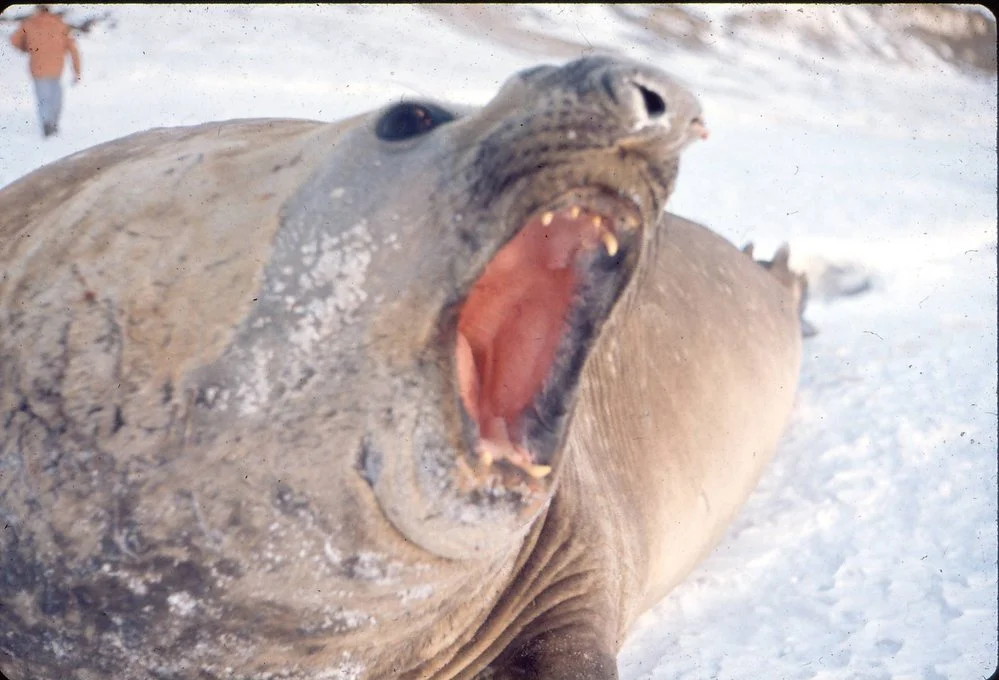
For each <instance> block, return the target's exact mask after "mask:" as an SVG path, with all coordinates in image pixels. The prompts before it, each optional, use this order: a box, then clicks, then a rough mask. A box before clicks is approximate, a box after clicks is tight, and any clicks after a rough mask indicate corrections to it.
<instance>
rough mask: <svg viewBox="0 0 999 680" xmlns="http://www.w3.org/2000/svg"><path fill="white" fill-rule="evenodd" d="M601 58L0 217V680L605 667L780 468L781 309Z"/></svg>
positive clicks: (671, 117) (672, 134)
mask: <svg viewBox="0 0 999 680" xmlns="http://www.w3.org/2000/svg"><path fill="white" fill-rule="evenodd" d="M705 134H706V133H705V130H704V127H703V123H702V122H701V120H700V113H699V108H698V106H697V103H696V101H695V100H694V99H693V97H692V96H691V95H690V94H689V93H688V92H687V91H686V90H685V89H684V88H683V87H682V86H679V85H677V84H676V83H674V82H673V81H672V80H670V79H669V77H668V76H665V75H664V74H662V73H660V72H658V71H655V70H652V69H648V68H645V67H641V66H638V65H635V64H631V63H628V62H621V61H618V60H611V59H603V58H590V59H584V60H581V61H578V62H573V63H572V64H569V65H567V66H565V67H562V68H552V67H540V68H537V69H533V70H531V71H528V72H525V73H522V74H520V75H518V76H515V77H514V78H512V79H511V81H510V82H508V83H507V84H506V85H505V86H504V88H503V89H502V90H501V92H500V93H499V94H498V95H497V97H496V98H495V99H494V100H493V101H492V102H491V103H490V104H489V105H488V106H486V107H485V108H483V109H481V110H478V111H460V110H457V109H455V108H452V107H447V106H443V105H437V104H431V103H426V102H422V103H421V102H404V103H401V104H397V105H395V106H392V107H389V108H387V109H385V110H382V111H379V112H376V113H373V114H370V115H368V116H361V117H358V118H355V119H351V120H348V121H345V122H342V123H338V124H323V123H314V122H305V121H231V122H226V123H216V124H210V125H205V126H199V127H196V128H184V129H171V130H154V131H151V132H148V133H142V134H139V135H134V136H132V137H128V138H125V139H123V140H119V141H117V142H111V143H109V144H106V145H103V146H100V147H96V148H94V149H91V150H88V151H85V152H81V153H79V154H76V155H74V156H72V157H70V158H68V159H66V160H64V161H61V162H59V163H56V164H53V165H51V166H48V167H46V168H43V169H41V170H39V171H37V172H35V173H33V174H31V175H29V176H28V177H26V178H24V179H23V180H21V181H19V182H17V183H15V184H13V185H11V186H10V187H7V188H6V189H4V190H3V192H0V216H2V217H0V220H2V221H0V263H2V269H3V272H4V275H3V277H2V278H0V413H2V416H3V421H2V423H3V424H2V430H0V516H2V517H3V520H4V524H5V528H4V530H3V532H2V533H0V568H2V573H3V578H2V579H0V670H2V671H3V672H4V673H5V674H7V676H8V677H10V678H12V680H21V679H22V678H31V679H32V680H35V679H47V678H80V679H89V678H97V677H114V678H122V679H125V678H147V677H162V678H175V677H176V678H192V677H198V678H222V677H237V678H265V677H273V678H279V677H287V678H303V679H306V678H308V679H318V678H340V677H344V678H386V677H399V678H430V677H433V678H475V677H481V678H507V677H509V678H614V677H616V670H615V662H614V655H615V654H616V652H617V649H618V648H619V647H620V644H621V641H622V639H623V637H624V634H625V631H626V630H627V628H628V627H629V626H630V625H631V623H632V622H633V621H634V619H635V617H636V616H637V615H638V614H639V613H641V611H643V610H644V609H646V608H647V607H648V606H650V605H651V604H653V603H654V602H655V601H656V600H657V599H658V598H660V597H661V596H662V595H663V594H664V593H666V592H667V591H668V590H669V588H670V587H672V586H673V585H674V584H675V583H676V582H677V581H678V580H679V579H680V578H682V577H683V575H684V574H685V573H687V572H688V571H689V569H690V568H691V567H692V566H693V565H694V564H695V563H696V562H697V560H698V559H699V558H700V557H701V556H703V555H704V554H705V552H706V551H707V550H709V549H710V547H711V545H713V544H714V542H715V541H716V540H717V539H718V537H719V535H720V533H721V532H722V531H723V529H724V528H725V526H726V525H727V523H728V521H729V520H730V519H731V517H732V515H733V513H734V512H735V511H736V510H737V508H738V507H739V506H740V505H741V503H742V502H743V501H744V500H745V497H746V496H747V495H748V493H749V491H750V490H751V488H752V486H753V484H754V483H755V481H756V479H757V478H758V476H759V474H760V471H761V470H762V468H763V466H764V465H765V463H766V461H767V460H768V459H769V457H770V456H771V454H772V453H773V450H774V447H775V444H776V441H777V439H778V437H779V434H780V431H781V429H782V427H783V424H784V422H785V421H786V418H787V415H788V413H789V410H790V406H791V402H792V399H793V394H794V388H795V383H796V379H797V371H798V366H799V362H800V329H799V326H798V319H797V316H798V315H797V311H798V297H797V296H798V295H799V291H798V290H797V289H795V288H794V287H790V286H788V285H785V284H784V283H781V281H779V280H778V278H777V277H775V276H773V275H772V274H771V273H770V272H767V271H766V270H764V269H763V268H761V267H759V266H757V265H756V264H755V263H754V262H753V261H752V260H751V259H750V258H747V257H745V255H743V254H742V253H740V252H739V251H738V250H737V249H736V248H734V247H733V246H731V245H730V244H728V243H727V242H725V241H724V240H722V239H721V238H719V237H718V236H716V235H714V234H713V233H711V232H710V231H708V230H707V229H705V228H703V227H700V226H698V225H695V224H693V223H691V222H688V221H686V220H683V219H681V218H678V217H675V216H672V215H669V214H668V213H664V212H663V206H664V203H665V201H666V199H667V198H668V196H669V194H670V192H671V191H672V187H673V183H674V182H675V178H676V171H677V167H678V157H679V154H680V153H681V151H682V149H683V148H684V147H685V146H686V145H687V144H688V143H689V142H690V141H691V139H693V138H695V137H698V136H704V135H705Z"/></svg>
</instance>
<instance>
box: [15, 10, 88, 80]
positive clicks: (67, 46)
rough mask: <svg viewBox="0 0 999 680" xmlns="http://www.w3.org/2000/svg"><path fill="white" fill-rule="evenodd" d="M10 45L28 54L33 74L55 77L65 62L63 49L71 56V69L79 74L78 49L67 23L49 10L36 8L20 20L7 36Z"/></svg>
mask: <svg viewBox="0 0 999 680" xmlns="http://www.w3.org/2000/svg"><path fill="white" fill-rule="evenodd" d="M10 42H11V44H12V45H14V47H16V48H17V49H19V50H21V51H22V52H27V53H28V54H29V55H31V60H30V66H31V76H32V77H33V78H58V77H59V76H61V75H62V68H63V65H64V64H65V63H66V52H69V56H70V57H72V59H73V72H74V73H75V74H76V75H77V76H79V75H80V53H79V52H78V51H77V49H76V41H75V40H73V37H72V36H71V35H70V34H69V26H67V25H66V24H64V23H63V21H62V19H61V18H60V17H59V16H58V15H56V14H52V13H51V12H38V13H37V14H33V15H32V16H30V17H28V18H27V19H25V20H24V21H22V22H21V25H20V26H19V27H18V29H17V32H15V33H14V35H12V36H11V38H10Z"/></svg>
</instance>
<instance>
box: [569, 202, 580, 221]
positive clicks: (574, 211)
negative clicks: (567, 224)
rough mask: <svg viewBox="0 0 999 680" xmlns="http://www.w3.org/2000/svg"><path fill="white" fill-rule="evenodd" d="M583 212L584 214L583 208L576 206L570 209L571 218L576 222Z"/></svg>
mask: <svg viewBox="0 0 999 680" xmlns="http://www.w3.org/2000/svg"><path fill="white" fill-rule="evenodd" d="M582 212H583V209H582V208H580V207H579V206H578V205H574V206H572V207H571V208H569V217H571V218H572V219H574V220H575V219H578V218H579V215H580V213H582Z"/></svg>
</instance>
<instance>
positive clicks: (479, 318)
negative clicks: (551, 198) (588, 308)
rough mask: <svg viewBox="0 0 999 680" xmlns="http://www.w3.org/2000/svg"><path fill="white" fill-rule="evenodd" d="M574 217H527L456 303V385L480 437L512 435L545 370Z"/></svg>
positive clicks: (555, 337)
mask: <svg viewBox="0 0 999 680" xmlns="http://www.w3.org/2000/svg"><path fill="white" fill-rule="evenodd" d="M583 240H589V239H585V238H582V237H581V236H580V229H579V223H578V221H572V220H569V219H559V218H556V219H555V220H554V221H553V223H552V224H551V225H549V226H548V227H544V226H542V225H541V223H540V221H538V220H535V221H532V223H531V224H529V225H528V226H527V227H525V228H524V229H523V230H522V231H521V233H520V234H518V235H517V236H516V237H515V238H514V239H513V240H512V241H511V242H510V243H509V244H507V246H506V247H504V248H503V250H501V251H500V252H499V253H498V254H497V255H496V257H495V258H494V259H493V261H492V262H491V263H490V264H489V266H488V267H487V269H486V271H485V273H484V274H483V275H482V277H481V278H480V279H479V281H478V283H476V285H475V287H474V288H473V290H472V292H471V294H470V295H469V297H468V300H467V301H466V302H465V305H464V307H463V308H462V312H461V317H460V319H459V324H458V331H459V332H458V339H457V345H456V348H455V351H456V361H457V370H458V382H459V390H460V392H461V397H462V400H463V401H464V404H465V408H466V410H467V411H468V413H469V415H471V416H472V417H473V418H475V419H476V421H477V422H478V423H479V428H480V432H481V435H482V438H483V439H487V440H496V441H498V442H503V441H507V440H508V437H509V438H510V439H512V440H513V441H518V440H519V438H520V435H521V432H520V431H519V427H520V416H521V414H522V412H523V410H524V409H525V408H526V407H527V406H528V405H529V404H530V403H531V402H532V400H533V399H534V397H535V395H536V394H537V393H538V392H539V391H540V390H541V388H542V387H543V385H544V381H545V379H546V378H547V377H548V374H549V373H550V371H551V367H552V363H553V362H554V359H555V353H556V351H557V349H558V345H559V342H560V340H561V337H562V332H563V330H564V326H565V319H566V314H567V312H568V309H569V305H570V303H571V300H572V295H573V289H574V287H575V283H576V276H575V272H574V270H573V268H572V267H569V266H568V265H569V264H570V263H571V262H572V259H573V257H574V255H575V253H576V252H577V250H578V248H579V247H580V245H582V244H581V241H583Z"/></svg>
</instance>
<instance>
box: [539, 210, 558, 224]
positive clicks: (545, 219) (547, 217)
mask: <svg viewBox="0 0 999 680" xmlns="http://www.w3.org/2000/svg"><path fill="white" fill-rule="evenodd" d="M554 219H555V213H553V212H552V211H551V210H549V211H548V212H546V213H545V214H544V215H542V216H541V224H543V225H544V226H546V227H547V226H548V225H549V224H551V223H552V220H554Z"/></svg>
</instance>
